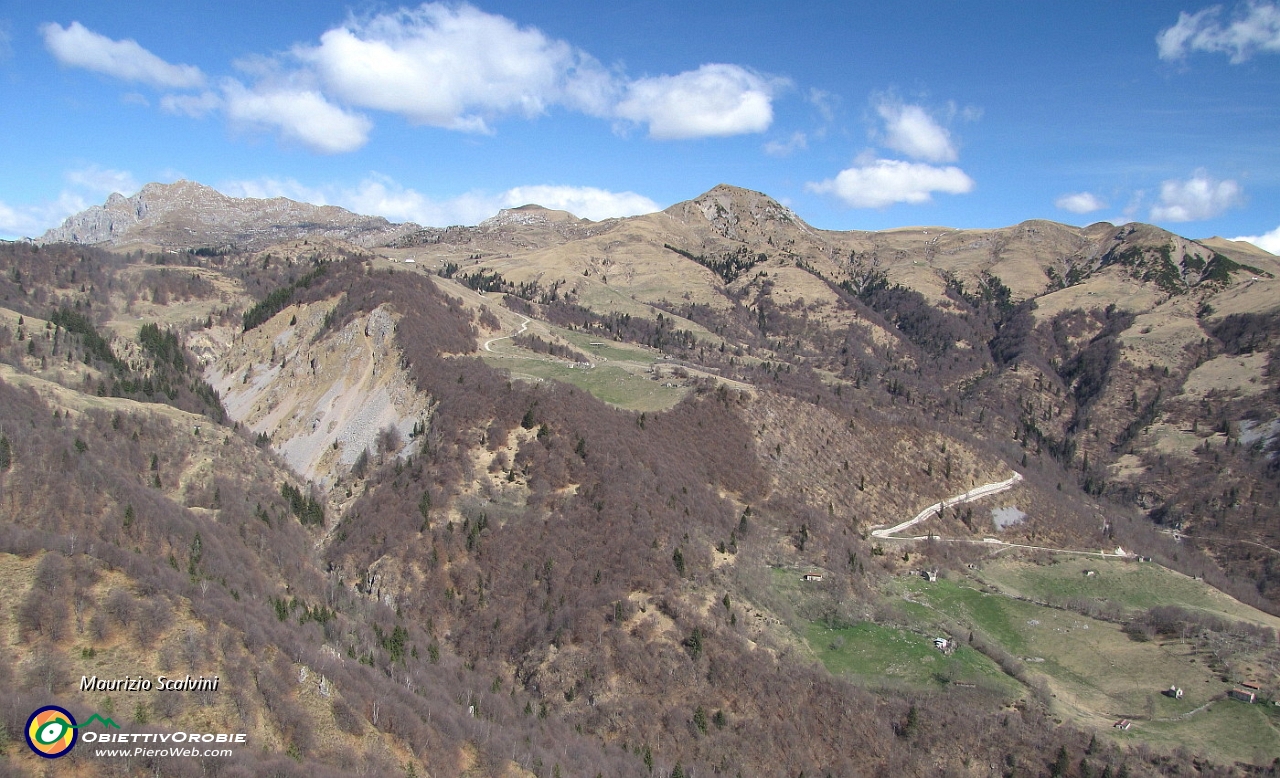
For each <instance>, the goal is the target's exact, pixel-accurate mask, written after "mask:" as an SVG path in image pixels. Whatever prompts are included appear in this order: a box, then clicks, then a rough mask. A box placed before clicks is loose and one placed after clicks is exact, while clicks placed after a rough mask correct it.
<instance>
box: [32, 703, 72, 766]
mask: <svg viewBox="0 0 1280 778" xmlns="http://www.w3.org/2000/svg"><path fill="white" fill-rule="evenodd" d="M26 735H27V745H29V746H31V750H32V751H35V752H36V753H37V754H39V755H40V756H43V757H44V758H45V759H57V758H58V757H60V756H66V755H67V754H68V753H70V751H71V749H72V748H74V747H75V745H76V740H77V739H78V738H79V732H77V731H76V718H75V716H72V715H71V713H70V712H69V711H67V710H65V709H63V708H59V707H58V706H57V705H46V706H44V707H43V708H39V709H38V710H36V712H35V713H32V714H31V718H29V719H27V730H26Z"/></svg>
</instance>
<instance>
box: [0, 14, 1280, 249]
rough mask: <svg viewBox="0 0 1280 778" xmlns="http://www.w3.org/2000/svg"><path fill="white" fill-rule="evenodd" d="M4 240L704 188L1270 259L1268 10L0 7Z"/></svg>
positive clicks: (833, 223) (1273, 62) (634, 199)
mask: <svg viewBox="0 0 1280 778" xmlns="http://www.w3.org/2000/svg"><path fill="white" fill-rule="evenodd" d="M0 100H3V104H4V105H5V106H7V108H6V110H5V111H4V112H3V113H2V114H0V144H2V145H0V148H3V151H4V153H3V154H0V236H8V237H13V236H18V235H33V234H37V233H38V232H40V231H42V230H43V229H45V228H47V227H50V226H53V225H54V224H56V223H57V222H59V221H60V220H61V219H62V218H64V217H65V216H66V215H68V214H69V213H71V212H73V211H75V210H78V209H80V208H82V207H84V206H86V205H90V204H95V203H99V202H101V201H102V200H104V199H105V197H106V195H107V194H109V193H110V192H111V191H121V192H122V193H124V194H131V193H133V192H134V191H136V190H137V189H138V188H139V187H140V186H141V185H142V184H145V183H146V182H148V181H172V180H175V179H176V178H179V177H181V178H189V179H192V180H196V181H200V182H202V183H206V184H209V185H211V186H214V187H216V188H218V189H220V190H221V191H224V192H226V193H228V194H234V195H240V196H274V195H284V196H288V197H293V198H294V199H300V200H309V201H312V202H325V203H331V204H336V205H342V206H344V207H347V208H351V209H352V210H356V211H360V212H363V213H376V214H380V215H383V216H386V217H388V218H390V219H393V220H396V221H402V220H410V219H411V220H414V221H418V222H419V223H423V224H431V225H435V226H442V225H445V224H451V223H475V222H476V221H478V220H479V219H482V218H485V217H486V216H489V215H492V213H494V212H495V211H496V210H497V209H498V208H500V207H506V206H511V205H519V204H523V203H524V202H530V201H533V202H540V203H541V204H543V205H547V206H551V207H561V208H567V209H568V210H572V211H574V212H575V213H578V214H579V215H583V216H587V217H590V218H603V217H606V216H610V215H625V214H630V213H639V212H644V211H647V210H653V209H654V208H658V207H666V206H668V205H671V204H672V203H675V202H678V201H680V200H685V199H688V198H691V197H694V196H696V195H698V194H700V193H701V192H703V191H705V190H707V189H709V188H711V187H712V186H714V185H716V184H718V183H730V184H735V185H738V186H744V187H748V188H751V189H758V190H761V191H764V192H766V193H768V194H770V195H772V196H774V197H776V198H778V199H779V200H781V201H783V202H784V203H786V204H788V205H789V206H791V207H792V208H793V209H794V210H795V211H796V212H797V213H799V215H800V216H801V217H803V218H804V219H806V220H807V221H809V222H810V223H812V224H814V225H816V226H819V227H824V228H830V229H883V228H889V227H896V226H905V225H921V224H930V225H947V226H953V227H998V226H1006V225H1010V224H1014V223H1017V222H1019V221H1022V220H1025V219H1031V218H1048V219H1054V220H1058V221H1063V222H1067V223H1072V224H1088V223H1091V222H1094V221H1101V220H1108V221H1113V222H1118V221H1124V220H1135V221H1147V222H1154V223H1156V224H1160V225H1161V226H1164V227H1167V228H1169V229H1171V230H1173V231H1175V232H1178V233H1180V234H1184V235H1189V236H1192V237H1207V236H1209V235H1223V236H1227V237H1239V236H1255V237H1257V238H1258V242H1260V243H1262V244H1263V245H1264V246H1266V247H1268V248H1270V249H1271V250H1272V251H1280V3H1278V2H1275V1H1271V0H1254V1H1253V2H1243V3H1238V4H1232V3H1227V4H1224V5H1208V4H1204V3H1202V2H1200V1H1199V0H1177V1H1175V2H1163V1H1153V2H1145V3H1140V4H1138V3H1122V4H1115V3H1105V4H1104V3H1095V2H1086V1H1081V2H1075V3H1028V2H1024V1H1019V2H987V3H981V4H973V3H971V4H966V3H960V2H956V1H955V0H950V1H945V0H935V1H932V2H930V1H928V0H925V1H922V2H917V3H911V4H892V3H861V2H847V1H846V2H834V3H822V2H812V3H806V4H803V5H802V6H800V7H798V8H782V7H781V6H779V4H777V3H776V2H770V3H755V2H745V1H744V0H736V1H735V2H732V3H730V2H720V1H719V0H704V1H703V2H698V3H689V2H680V3H665V2H643V3H641V2H626V1H625V0H619V1H618V2H613V3H609V4H600V3H595V2H585V1H580V0H562V1H561V2H546V3H517V2H509V1H507V0H501V1H496V0H495V1H494V2H485V3H480V4H474V5H468V4H438V3H428V4H425V5H395V4H392V3H354V4H353V3H336V2H325V0H310V1H309V2H277V3H270V4H265V3H260V2H241V1H239V0H221V1H219V2H211V1H210V0H192V1H191V2H185V3H182V4H177V3H125V2H112V1H110V0H107V1H106V2H95V3H86V2H59V1H58V0H52V2H46V3H42V4H35V3H29V2H18V1H17V0H0Z"/></svg>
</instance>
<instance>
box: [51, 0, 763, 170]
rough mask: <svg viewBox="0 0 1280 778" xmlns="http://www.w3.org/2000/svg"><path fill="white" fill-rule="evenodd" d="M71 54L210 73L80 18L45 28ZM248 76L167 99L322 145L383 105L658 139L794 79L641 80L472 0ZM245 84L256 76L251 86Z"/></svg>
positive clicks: (247, 62)
mask: <svg viewBox="0 0 1280 778" xmlns="http://www.w3.org/2000/svg"><path fill="white" fill-rule="evenodd" d="M42 30H43V32H44V36H45V41H46V45H47V46H48V47H49V50H50V51H51V52H53V53H54V55H55V56H56V57H57V58H58V59H59V61H61V62H63V64H67V65H72V66H76V67H85V68H89V69H91V70H95V71H98V72H102V73H108V74H111V75H114V76H116V77H118V78H123V79H126V80H132V81H143V82H146V83H149V84H152V85H154V86H157V87H164V88H169V89H175V90H178V89H199V88H202V87H204V85H205V81H206V79H205V76H204V74H203V73H201V72H200V70H199V69H198V68H195V67H193V66H190V65H171V64H169V63H167V62H165V61H164V60H162V59H160V58H159V57H156V56H155V55H154V54H151V53H150V52H148V51H147V50H146V49H144V48H142V47H141V46H139V45H138V44H137V43H136V42H134V41H131V40H127V41H113V40H111V39H109V38H106V37H104V36H102V35H99V34H98V33H95V32H92V31H90V30H88V29H86V28H84V27H83V26H82V25H80V23H79V22H73V23H72V24H71V26H70V27H68V28H65V29H64V28H62V27H60V26H58V25H57V24H52V23H51V24H46V25H45V26H44V27H43V28H42ZM235 65H236V67H237V69H238V70H240V71H241V72H240V75H239V76H238V77H237V78H235V79H223V80H222V81H221V82H220V83H219V84H218V85H217V86H216V87H214V88H213V89H212V90H205V91H203V92H201V93H199V94H174V93H170V94H166V95H164V96H163V97H161V99H160V107H161V109H162V110H164V111H166V112H168V113H173V114H181V115H186V116H191V117H193V118H201V117H204V116H207V115H209V114H212V113H215V112H222V113H223V114H224V115H225V116H226V117H227V118H228V119H229V120H230V121H231V122H232V123H233V124H238V125H241V126H253V127H260V128H270V129H272V130H273V131H276V132H278V133H279V134H280V135H281V136H282V137H283V138H285V139H286V140H289V141H292V142H297V143H300V144H302V145H304V146H306V147H307V148H310V149H312V150H314V151H318V152H321V153H341V152H345V151H352V150H354V149H357V148H359V147H360V146H362V145H363V144H364V143H365V142H366V140H367V138H368V135H369V132H370V131H371V129H372V122H371V119H370V118H369V116H367V115H365V114H363V113H360V111H362V110H363V111H380V112H386V113H391V114H396V115H398V116H402V117H404V118H405V119H407V120H409V121H410V122H413V123H415V124H421V125H428V126H433V127H441V128H446V129H450V130H458V131H464V132H479V133H492V132H493V131H494V123H495V122H496V121H497V120H499V119H502V118H505V117H509V116H517V117H524V118H533V117H537V116H539V115H542V114H545V113H547V112H548V111H550V110H551V109H552V108H556V107H558V108H562V109H565V110H570V111H576V112H579V113H583V114H586V115H588V116H593V117H596V118H600V119H604V120H607V121H612V122H616V123H617V125H618V126H619V127H622V126H625V125H627V124H629V123H636V124H641V125H646V126H647V127H648V134H649V136H650V137H651V138H656V139H662V140H670V139H683V138H702V137H723V136H728V135H738V134H743V133H756V132H763V131H764V130H766V129H768V127H769V125H770V124H771V123H772V121H773V98H774V94H775V92H776V91H778V90H779V89H780V88H782V87H783V86H784V85H785V84H787V82H786V81H785V80H783V79H777V78H771V77H766V76H764V75H761V74H759V73H756V72H753V71H751V70H748V69H746V68H744V67H741V66H739V65H732V64H723V63H712V64H705V65H702V66H701V67H699V68H697V69H696V70H690V71H686V72H682V73H677V74H675V75H655V76H646V77H643V78H638V79H629V78H627V77H626V76H625V75H624V74H623V73H622V72H621V69H620V68H614V69H609V68H606V67H605V66H603V65H602V64H601V63H600V62H599V61H598V60H596V59H595V58H594V57H592V56H591V55H590V54H589V53H587V52H586V51H584V50H582V49H580V48H578V47H575V46H573V45H571V44H570V43H568V42H566V41H563V40H557V39H555V38H551V37H549V36H547V35H546V34H545V33H543V32H542V31H540V30H538V29H536V28H533V27H521V26H519V25H518V24H517V23H516V22H514V21H512V20H511V19H508V18H507V17H504V16H499V15H496V14H489V13H485V12H484V11H481V10H479V9H477V8H475V7H474V6H471V5H468V4H466V3H460V4H446V3H436V2H430V3H425V4H423V5H421V6H419V7H417V8H403V9H400V10H397V11H394V12H387V13H381V14H376V15H372V16H367V17H355V16H353V17H351V18H350V19H348V20H347V21H346V22H345V23H343V24H341V25H338V26H335V27H333V28H332V29H329V30H327V31H325V32H324V33H323V34H322V35H321V36H320V38H319V40H318V41H316V42H313V43H301V44H298V45H296V46H294V47H292V48H291V49H290V50H288V51H287V52H283V53H279V54H274V55H270V56H265V55H254V56H250V57H246V58H244V59H241V60H239V61H237V62H236V63H235ZM246 83H247V84H248V85H247V86H246Z"/></svg>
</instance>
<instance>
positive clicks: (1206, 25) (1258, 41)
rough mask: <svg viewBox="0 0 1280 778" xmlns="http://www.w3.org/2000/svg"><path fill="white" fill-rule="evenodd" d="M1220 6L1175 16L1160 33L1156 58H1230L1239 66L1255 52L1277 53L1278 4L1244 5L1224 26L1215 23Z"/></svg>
mask: <svg viewBox="0 0 1280 778" xmlns="http://www.w3.org/2000/svg"><path fill="white" fill-rule="evenodd" d="M1221 13H1222V6H1217V5H1215V6H1213V7H1211V8H1206V9H1204V10H1202V11H1197V12H1196V13H1194V14H1189V13H1187V12H1185V11H1183V12H1182V13H1180V14H1178V23H1177V24H1175V25H1173V26H1172V27H1169V28H1166V29H1164V30H1161V31H1160V34H1159V35H1157V36H1156V45H1157V47H1158V48H1159V51H1160V59H1163V60H1180V59H1184V58H1186V56H1187V54H1188V53H1189V52H1192V51H1207V52H1211V53H1224V54H1228V55H1230V60H1231V63H1232V64H1239V63H1241V62H1244V61H1245V60H1247V59H1249V58H1250V57H1252V56H1253V55H1254V54H1255V53H1257V52H1259V51H1264V52H1280V5H1277V4H1276V3H1274V2H1258V1H1257V0H1254V1H1253V2H1249V3H1247V4H1246V5H1245V6H1244V7H1243V8H1237V11H1236V13H1235V15H1234V17H1233V18H1232V20H1231V21H1230V23H1229V24H1226V25H1225V26H1224V25H1223V24H1222V23H1221V22H1219V20H1218V19H1219V16H1220V15H1221Z"/></svg>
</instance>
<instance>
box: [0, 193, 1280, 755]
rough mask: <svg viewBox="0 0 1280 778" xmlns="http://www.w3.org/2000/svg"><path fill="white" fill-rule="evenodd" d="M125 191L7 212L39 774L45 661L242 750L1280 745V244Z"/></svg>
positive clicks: (10, 495) (56, 671) (57, 687)
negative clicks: (156, 696)
mask: <svg viewBox="0 0 1280 778" xmlns="http://www.w3.org/2000/svg"><path fill="white" fill-rule="evenodd" d="M138 197H140V198H144V199H145V200H146V203H147V208H146V209H139V208H137V207H133V206H130V208H125V206H124V205H122V204H121V202H117V201H116V200H114V199H113V200H109V201H108V203H107V205H106V206H103V207H102V208H101V209H99V210H98V211H93V212H91V213H88V214H87V215H86V216H84V218H81V219H79V220H76V219H74V218H73V219H72V220H69V222H68V225H66V226H64V227H63V228H60V230H57V231H52V232H51V233H50V234H49V235H46V236H45V238H44V239H42V240H41V241H36V242H31V243H25V242H15V243H7V244H4V245H3V246H0V410H2V411H3V414H2V415H0V506H2V508H3V521H0V580H2V581H3V582H4V587H5V588H4V591H5V592H6V593H7V594H9V595H10V596H9V597H7V606H6V607H5V608H3V609H0V634H2V635H4V636H5V640H6V646H8V647H9V648H10V649H11V655H10V656H9V657H8V658H6V659H3V660H0V698H3V699H4V700H5V701H6V702H5V704H4V710H3V714H4V716H3V718H2V719H0V726H3V728H4V729H3V731H4V732H5V733H8V734H7V737H8V738H9V739H8V740H7V741H0V752H2V753H3V754H4V756H3V757H2V758H0V766H3V768H4V769H9V768H10V766H12V769H13V771H14V772H15V774H24V771H25V772H26V773H29V772H32V771H34V770H35V769H36V768H37V767H38V765H35V764H34V762H35V761H36V759H35V757H30V756H29V755H28V754H25V753H24V751H23V749H20V748H17V747H14V746H13V745H12V744H13V743H14V742H15V741H14V740H13V737H14V733H16V732H19V731H20V730H21V728H22V726H23V721H24V720H25V716H26V715H27V714H28V713H29V712H30V710H31V709H33V707H34V706H35V705H36V704H37V701H39V700H50V699H56V700H59V701H61V702H65V703H66V704H67V705H69V706H72V708H74V709H75V710H76V711H82V710H83V711H86V712H88V711H89V709H90V708H93V709H94V710H97V709H99V708H101V707H102V706H104V705H108V704H109V705H111V706H113V709H114V710H115V711H116V716H117V718H124V719H128V720H129V721H130V723H131V725H132V726H135V727H139V728H144V727H150V728H152V729H155V728H157V727H159V728H166V727H186V726H195V725H196V724H197V723H201V724H204V725H209V726H213V725H215V724H216V725H217V726H225V727H235V728H240V729H243V730H244V731H247V732H248V733H250V735H251V737H252V740H253V742H254V743H255V748H254V749H253V751H252V753H243V754H239V755H238V756H237V757H236V758H237V760H239V761H237V763H236V765H235V769H237V770H240V773H239V774H267V773H273V774H282V775H286V774H287V775H292V774H300V773H299V771H303V772H305V773H307V774H309V775H311V776H314V777H315V778H319V777H320V776H324V775H329V774H333V775H341V774H350V773H351V771H352V770H354V769H355V768H356V767H357V766H358V765H364V766H365V767H364V768H363V769H366V770H367V771H369V772H370V773H371V774H393V773H401V774H415V775H433V776H437V775H438V776H448V775H467V776H481V775H495V776H498V775H500V776H530V775H534V776H539V778H541V777H542V776H552V775H557V774H558V775H586V776H591V775H601V776H626V775H650V774H661V775H664V776H666V775H670V774H671V773H673V772H674V771H675V768H676V767H677V766H680V768H681V770H687V771H688V772H686V773H685V774H686V775H689V774H694V772H695V771H696V773H697V774H699V775H704V774H707V775H709V774H725V775H734V774H739V775H775V774H776V775H788V776H794V775H800V774H805V775H827V774H830V775H859V774H892V775H934V774H951V775H975V776H976V775H989V774H1016V775H1022V774H1030V775H1035V774H1040V773H1043V772H1044V771H1045V770H1047V769H1049V768H1050V763H1051V762H1053V761H1054V760H1055V759H1056V758H1058V755H1059V753H1060V752H1061V753H1064V754H1066V755H1068V756H1069V757H1070V761H1071V764H1072V765H1084V764H1086V763H1087V764H1088V765H1089V767H1088V768H1087V769H1089V770H1091V771H1093V772H1090V773H1089V774H1091V775H1097V774H1104V773H1103V770H1110V771H1111V773H1110V774H1112V775H1118V774H1120V771H1121V770H1122V769H1123V770H1125V771H1126V772H1127V774H1129V775H1162V774H1182V773H1177V772H1176V771H1178V770H1184V769H1185V770H1195V771H1196V774H1200V775H1214V776H1216V775H1232V774H1241V775H1244V774H1266V773H1265V771H1266V770H1269V769H1274V765H1275V763H1274V761H1273V760H1274V759H1275V748H1274V745H1275V743H1278V742H1280V718H1278V716H1280V714H1278V713H1277V711H1280V708H1278V707H1276V706H1275V705H1273V704H1272V703H1273V702H1274V701H1275V700H1276V695H1277V694H1278V693H1280V674H1278V672H1277V670H1276V667H1277V665H1278V664H1280V644H1278V643H1277V639H1276V630H1277V629H1280V618H1277V615H1276V614H1280V555H1277V554H1276V553H1275V552H1274V549H1276V548H1280V534H1278V533H1280V513H1277V511H1278V510H1280V509H1278V508H1277V505H1280V468H1278V467H1277V466H1276V461H1277V460H1276V456H1277V452H1278V451H1280V422H1278V420H1280V383H1278V382H1277V373H1276V369H1275V367H1274V365H1275V362H1274V360H1275V359H1276V356H1277V355H1278V354H1280V326H1278V325H1280V296H1277V295H1275V294H1274V293H1273V292H1272V291H1271V289H1272V288H1273V287H1272V285H1274V284H1277V283H1280V281H1278V280H1277V275H1278V274H1280V260H1277V259H1276V258H1275V257H1272V256H1271V255H1269V254H1266V253H1265V252H1261V251H1260V250H1258V249H1254V248H1251V247H1249V246H1246V245H1241V244H1235V243H1232V242H1230V241H1222V240H1220V239H1206V240H1202V241H1196V240H1191V239H1188V238H1184V237H1182V236H1177V235H1173V234H1171V233H1167V232H1164V231H1162V230H1159V229H1158V228H1155V227H1152V226H1150V225H1141V224H1128V225H1122V226H1115V225H1110V224H1106V223H1100V224H1095V225H1092V226H1090V227H1087V228H1074V227H1068V226H1066V225H1060V224H1055V223H1052V222H1046V221H1030V222H1024V223H1023V224H1020V225H1016V226H1014V227H1009V228H1003V229H997V230H956V229H950V228H939V227H919V228H904V229H898V230H887V231H880V232H857V231H854V232H830V231H824V230H818V229H815V228H813V227H811V226H809V225H807V224H805V223H804V222H803V221H802V220H801V219H800V218H799V217H798V216H797V215H796V214H794V213H793V212H791V211H790V210H789V209H788V208H786V207H785V206H783V205H781V204H780V203H778V202H776V201H774V200H772V199H771V198H769V197H768V196H767V195H764V194H762V193H759V192H752V191H749V190H744V189H739V188H736V187H731V186H724V185H721V186H717V187H715V188H713V189H712V190H710V191H708V192H707V193H705V194H703V195H701V196H698V197H696V198H694V199H692V200H689V201H686V202H683V203H678V204H677V205H674V206H672V207H670V208H668V209H666V210H665V211H661V212H658V213H653V214H648V215H644V216H636V217H629V218H625V219H608V220H604V221H600V222H592V221H589V220H586V219H579V218H578V217H576V216H573V215H572V214H568V213H566V212H563V211H552V210H548V209H544V208H540V207H538V206H534V205H528V206H523V207H519V208H512V209H508V210H504V211H502V212H501V213H499V214H498V215H497V216H495V217H493V218H492V219H489V220H486V221H484V222H481V223H480V224H479V225H478V226H476V227H450V228H448V229H435V228H420V227H418V226H417V225H408V224H406V225H391V224H389V223H384V222H381V221H379V220H371V219H368V218H367V217H358V216H356V215H355V214H349V213H346V212H341V213H339V212H337V211H338V210H340V209H331V210H327V211H325V212H324V213H320V212H313V211H309V210H307V209H308V208H314V207H313V206H305V207H304V206H301V205H299V204H292V205H290V204H289V203H288V201H285V202H284V203H280V202H276V201H255V200H250V199H235V198H225V197H224V196H222V195H220V194H218V193H217V192H214V191H213V190H211V189H208V188H207V187H201V186H200V185H198V184H194V183H192V182H180V183H178V184H173V185H159V184H155V185H149V186H148V187H145V188H144V189H143V192H142V193H141V194H140V195H138ZM122 199H123V198H122ZM135 206H136V203H135ZM140 210H145V211H146V214H147V215H145V216H138V214H139V212H140ZM122 214H125V215H127V214H132V216H128V218H126V216H125V215H122ZM280 214H284V215H285V216H287V217H288V218H287V219H285V218H283V217H281V216H280ZM202 215H203V216H202ZM197 217H200V218H197ZM104 220H108V221H111V224H113V225H115V226H114V227H112V229H111V230H108V231H106V232H103V231H101V230H99V231H93V230H91V229H89V228H90V227H93V225H95V224H98V225H100V224H102V223H105V222H104ZM112 220H113V221H112ZM200 225H203V226H200ZM95 229H96V228H95ZM68 241H79V242H68ZM90 244H93V245H90ZM410 260H412V261H410ZM926 506H927V507H926ZM1001 511H1003V513H998V512H1001ZM997 516H999V517H1001V518H1000V522H999V525H997V521H996V517H997ZM806 577H808V580H806ZM939 640H940V641H942V642H941V644H939V643H938V642H936V641H939ZM130 668H136V670H135V672H141V671H142V670H143V669H145V671H146V672H148V673H154V672H162V671H163V672H170V673H174V674H177V673H178V672H179V671H181V673H182V674H185V673H187V672H190V673H191V674H192V675H197V674H200V673H206V674H212V673H215V672H216V673H220V674H222V676H223V678H224V681H225V683H226V689H227V691H226V692H225V693H223V692H219V694H220V695H222V696H219V697H212V698H211V697H209V696H208V695H204V696H200V695H198V694H195V693H193V694H190V695H188V696H179V697H175V699H177V700H178V702H169V703H165V704H163V705H160V704H158V703H156V702H155V701H152V700H149V699H147V698H144V697H137V698H134V697H128V698H127V699H126V698H124V697H121V698H120V699H116V698H114V697H109V698H103V697H102V696H101V695H97V696H94V695H91V694H87V693H81V692H79V691H78V690H77V688H78V687H77V686H76V685H75V682H77V681H78V680H79V678H80V677H81V675H84V674H93V673H98V674H109V673H110V674H120V673H127V672H129V669H130ZM1245 683H1250V684H1254V686H1256V687H1257V691H1258V695H1257V700H1256V701H1255V702H1254V703H1246V702H1242V701H1239V700H1235V699H1231V698H1230V697H1229V694H1230V693H1231V692H1232V690H1236V689H1239V688H1241V684H1245ZM1171 685H1172V686H1175V687H1177V688H1181V689H1183V690H1184V694H1183V695H1182V696H1180V697H1175V696H1166V695H1164V694H1162V692H1164V691H1166V690H1168V689H1169V688H1170V686H1171ZM806 712H807V713H806ZM1119 721H1127V722H1129V726H1128V728H1124V729H1120V728H1117V727H1115V726H1113V725H1114V724H1116V723H1117V722H1119ZM17 742H18V743H19V744H21V741H20V740H19V741H17ZM6 743H7V745H6ZM78 764H79V769H81V770H82V772H84V773H85V774H92V773H93V770H94V769H95V768H94V766H93V765H92V764H91V763H90V762H89V761H88V758H87V757H85V758H84V759H82V761H81V762H79V763H78ZM135 767H136V768H137V769H138V770H141V769H144V768H145V769H147V770H150V771H152V772H156V773H159V774H166V775H168V774H173V775H185V774H187V773H191V774H196V772H197V771H199V770H204V769H206V768H209V765H208V764H202V763H200V762H198V761H197V762H195V763H193V764H191V765H188V766H185V767H184V766H182V765H180V764H178V763H176V762H170V761H152V762H146V761H139V762H137V763H136V764H135V765H132V766H131V767H129V768H128V769H127V770H126V773H127V772H128V770H133V769H134V768H135ZM209 769H211V768H209ZM1085 770H1086V768H1085V767H1083V766H1082V767H1079V769H1078V770H1077V772H1079V773H1080V774H1085Z"/></svg>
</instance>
